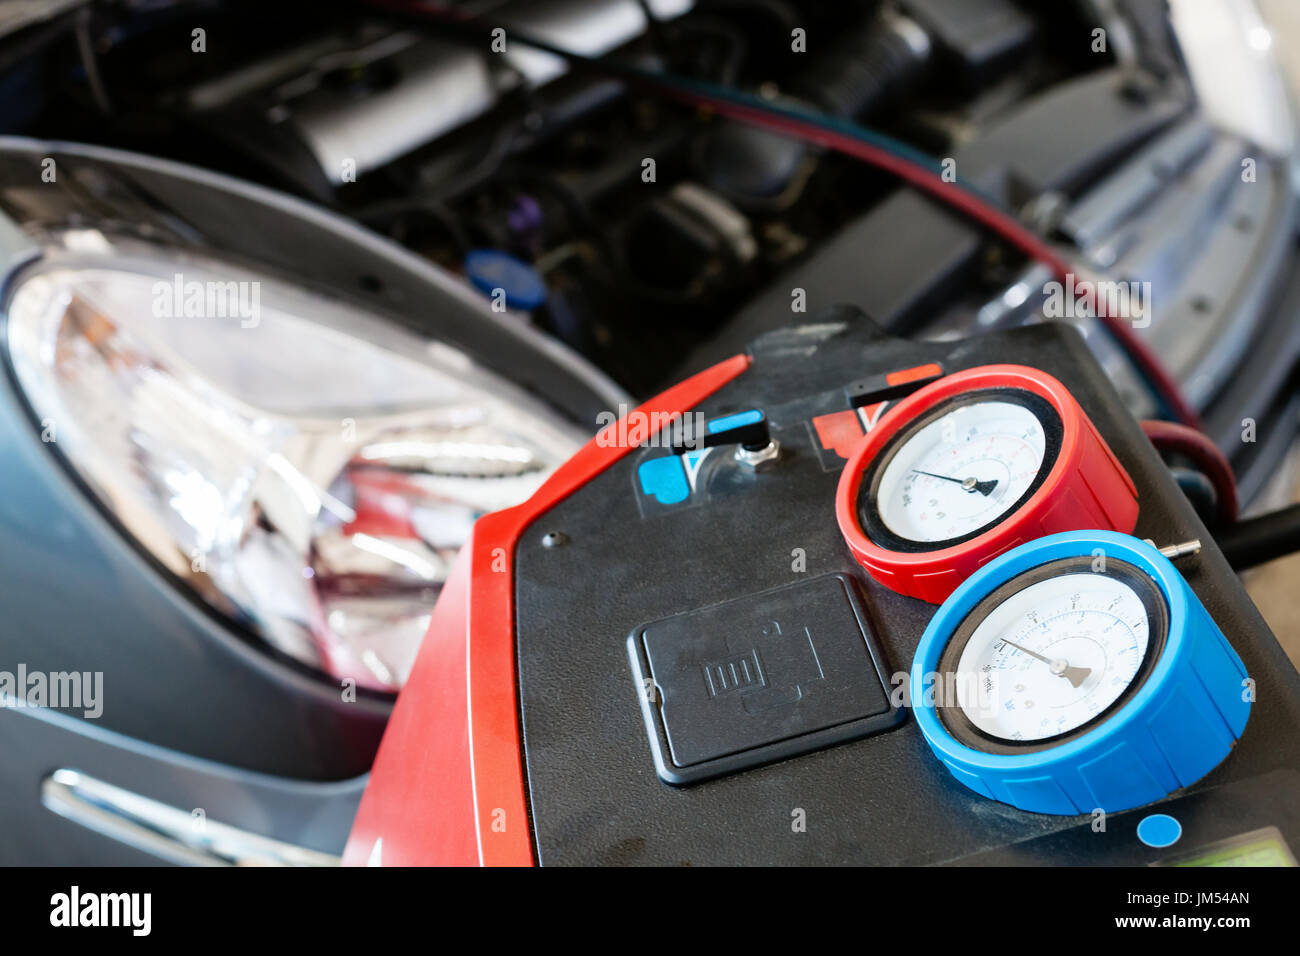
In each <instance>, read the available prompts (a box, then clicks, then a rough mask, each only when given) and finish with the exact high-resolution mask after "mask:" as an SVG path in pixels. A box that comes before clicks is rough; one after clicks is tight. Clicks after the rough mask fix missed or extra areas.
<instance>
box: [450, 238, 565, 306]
mask: <svg viewBox="0 0 1300 956" xmlns="http://www.w3.org/2000/svg"><path fill="white" fill-rule="evenodd" d="M465 276H466V278H468V279H469V281H470V282H472V283H473V284H474V287H475V288H476V289H478V290H479V291H480V292H482V293H483V294H484V295H486V296H491V295H493V293H494V292H495V291H496V290H497V289H500V290H502V292H504V293H505V299H506V305H508V306H509V307H510V308H512V309H523V310H525V311H530V310H532V309H536V308H537V307H538V306H540V305H542V304H544V303H545V302H546V282H545V281H544V280H543V279H542V277H541V276H540V275H539V274H538V272H537V270H536V269H534V268H533V267H532V266H530V265H529V264H528V263H526V262H524V261H523V260H521V259H516V258H515V257H514V256H512V255H510V254H509V253H507V252H500V251H498V250H496V249H473V250H471V251H470V252H468V253H467V254H466V255H465Z"/></svg>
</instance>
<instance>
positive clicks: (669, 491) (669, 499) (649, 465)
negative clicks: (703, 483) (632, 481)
mask: <svg viewBox="0 0 1300 956" xmlns="http://www.w3.org/2000/svg"><path fill="white" fill-rule="evenodd" d="M636 474H637V478H638V479H639V480H640V482H641V491H642V493H643V494H645V495H646V496H648V497H651V498H654V499H655V500H657V501H658V502H659V503H660V504H662V505H675V504H677V503H678V502H679V501H685V500H686V499H687V497H689V495H690V493H691V486H690V485H689V484H688V483H687V481H686V469H685V468H683V467H682V460H681V459H680V458H679V457H677V456H676V455H665V456H664V457H662V458H651V459H650V460H649V461H643V462H641V464H640V466H639V467H638V468H637V470H636Z"/></svg>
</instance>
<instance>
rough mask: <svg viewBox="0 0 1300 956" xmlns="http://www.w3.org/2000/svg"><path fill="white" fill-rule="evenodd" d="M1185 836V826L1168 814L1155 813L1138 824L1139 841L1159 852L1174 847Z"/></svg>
mask: <svg viewBox="0 0 1300 956" xmlns="http://www.w3.org/2000/svg"><path fill="white" fill-rule="evenodd" d="M1182 835H1183V825H1182V824H1181V823H1179V822H1178V821H1177V820H1175V819H1174V818H1173V817H1171V816H1169V814H1167V813H1153V814H1151V816H1149V817H1143V818H1142V822H1141V823H1139V824H1138V839H1139V840H1141V841H1142V842H1143V843H1145V844H1146V845H1147V846H1152V847H1155V848H1156V849H1157V850H1160V849H1163V848H1164V847H1167V846H1173V845H1174V844H1175V843H1177V842H1178V838H1179V837H1180V836H1182Z"/></svg>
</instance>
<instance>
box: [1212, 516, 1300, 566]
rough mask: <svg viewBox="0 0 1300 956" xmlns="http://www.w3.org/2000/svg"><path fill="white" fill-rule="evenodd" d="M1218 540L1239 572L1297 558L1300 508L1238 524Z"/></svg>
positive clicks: (1299, 549)
mask: <svg viewBox="0 0 1300 956" xmlns="http://www.w3.org/2000/svg"><path fill="white" fill-rule="evenodd" d="M1214 540H1215V541H1216V542H1217V543H1218V545H1219V550H1221V551H1222V552H1223V556H1224V557H1225V558H1227V559H1228V563H1229V564H1230V565H1232V567H1233V569H1234V570H1237V571H1242V570H1244V569H1246V568H1253V567H1255V565H1257V564H1263V563H1264V562H1266V561H1272V560H1273V559H1274V558H1280V557H1283V556H1285V555H1288V554H1293V553H1295V552H1296V551H1300V504H1294V505H1290V506H1289V507H1286V508H1279V509H1278V510H1277V511H1270V512H1269V513H1268V514H1262V515H1260V516H1259V517H1257V518H1249V519H1247V520H1246V521H1238V522H1237V523H1236V524H1234V525H1232V527H1230V528H1227V529H1225V530H1224V531H1222V532H1220V533H1219V534H1217V535H1215V538H1214Z"/></svg>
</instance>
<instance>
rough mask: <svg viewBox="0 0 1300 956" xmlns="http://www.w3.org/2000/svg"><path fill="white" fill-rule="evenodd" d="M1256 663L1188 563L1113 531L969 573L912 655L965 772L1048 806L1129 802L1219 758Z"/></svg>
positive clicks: (953, 764) (978, 786)
mask: <svg viewBox="0 0 1300 956" xmlns="http://www.w3.org/2000/svg"><path fill="white" fill-rule="evenodd" d="M1248 686H1249V682H1248V680H1247V675H1246V668H1245V665H1243V664H1242V662H1241V658H1240V657H1238V656H1237V653H1236V651H1234V650H1233V649H1232V646H1231V645H1230V644H1229V643H1228V641H1227V640H1226V639H1225V638H1224V636H1223V633H1222V632H1221V631H1220V630H1219V628H1218V626H1217V625H1216V624H1215V623H1214V620H1213V619H1212V618H1211V617H1210V615H1209V613H1208V612H1207V611H1206V610H1205V607H1204V606H1203V605H1202V604H1201V602H1200V600H1199V599H1198V598H1197V597H1196V595H1195V594H1194V593H1193V592H1192V589H1191V588H1190V587H1189V586H1188V584H1187V582H1186V581H1184V580H1183V577H1182V575H1181V574H1179V573H1178V571H1177V569H1175V568H1174V566H1173V564H1171V563H1170V561H1169V560H1168V559H1167V558H1165V557H1164V556H1163V555H1161V554H1160V552H1159V551H1157V550H1156V549H1155V548H1154V547H1152V546H1151V545H1149V544H1147V543H1145V542H1143V541H1140V540H1138V539H1137V538H1133V537H1130V536H1128V535H1124V534H1115V533H1113V532H1108V531H1071V532H1067V533H1065V534H1055V535H1051V536H1049V537H1045V538H1040V539H1038V540H1037V541H1033V542H1031V543H1029V544H1025V545H1021V546H1020V547H1018V548H1015V549H1013V550H1011V551H1009V552H1007V553H1006V554H1004V555H1001V556H1000V557H998V558H996V559H995V560H993V561H991V562H989V564H988V565H986V566H985V567H984V568H982V569H981V570H980V571H978V572H977V573H975V574H974V575H972V576H971V577H970V578H969V579H967V580H966V581H965V582H964V583H963V584H962V585H961V586H960V587H959V588H958V589H957V590H956V591H954V592H953V593H952V595H951V596H950V597H949V598H948V599H947V600H946V601H945V602H944V603H943V605H942V606H941V607H940V608H939V611H938V613H937V614H935V616H934V618H933V619H932V620H931V621H930V626H929V627H927V628H926V631H925V634H924V635H923V636H922V637H921V644H920V646H919V647H918V648H917V652H916V657H915V659H914V660H913V664H912V674H911V694H912V702H913V706H914V708H915V710H916V716H917V721H918V723H919V724H920V727H921V731H922V733H923V734H924V735H925V739H926V741H927V742H928V743H929V744H930V748H931V749H932V750H933V751H934V753H935V755H936V756H937V757H938V758H939V759H940V760H941V761H943V763H944V764H945V766H947V768H948V769H949V771H951V772H952V775H953V776H954V777H956V778H957V779H958V780H959V781H961V782H962V783H963V784H965V785H966V786H967V787H970V788H971V789H972V790H974V791H976V792H977V793H980V794H982V795H983V796H985V797H988V798H989V799H992V800H998V801H1001V802H1002V803H1008V804H1011V805H1012V806H1016V807H1020V808H1021V809H1022V810H1032V811H1035V812H1037V813H1056V814H1079V813H1090V812H1092V811H1093V810H1095V809H1098V808H1100V809H1102V810H1105V811H1107V812H1115V811H1119V810H1127V809H1129V808H1131V807H1137V806H1142V805H1143V804H1147V803H1151V802H1153V801H1156V800H1159V799H1161V798H1162V797H1164V796H1166V795H1167V794H1169V793H1171V792H1173V791H1174V790H1177V789H1179V788H1180V787H1186V786H1188V785H1190V784H1192V783H1194V782H1196V781H1197V780H1199V779H1200V778H1201V777H1203V776H1205V774H1207V773H1209V772H1210V770H1212V769H1213V768H1214V767H1215V766H1216V765H1217V764H1218V763H1219V762H1220V761H1221V760H1223V758H1224V757H1226V756H1227V755H1228V752H1229V751H1230V750H1231V749H1232V746H1233V744H1234V743H1235V742H1236V741H1237V739H1238V738H1239V737H1240V736H1241V734H1242V731H1244V730H1245V728H1246V721H1247V719H1248V718H1249V716H1250V700H1251V696H1252V695H1251V694H1250V693H1249V691H1248Z"/></svg>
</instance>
